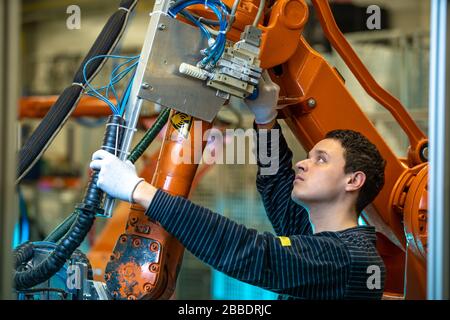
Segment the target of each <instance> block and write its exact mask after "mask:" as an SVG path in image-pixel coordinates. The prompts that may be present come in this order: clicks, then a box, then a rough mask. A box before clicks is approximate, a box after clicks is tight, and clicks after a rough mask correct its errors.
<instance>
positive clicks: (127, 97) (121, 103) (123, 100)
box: [120, 72, 136, 115]
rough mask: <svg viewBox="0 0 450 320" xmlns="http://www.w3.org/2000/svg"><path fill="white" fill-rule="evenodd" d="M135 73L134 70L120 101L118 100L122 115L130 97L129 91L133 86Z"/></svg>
mask: <svg viewBox="0 0 450 320" xmlns="http://www.w3.org/2000/svg"><path fill="white" fill-rule="evenodd" d="M135 74H136V72H134V73H133V75H132V76H131V78H130V80H129V82H128V86H127V89H126V91H125V94H124V95H123V97H122V101H121V102H120V115H123V113H124V111H125V106H126V105H127V103H128V100H129V98H130V93H131V88H132V87H133V82H134V75H135Z"/></svg>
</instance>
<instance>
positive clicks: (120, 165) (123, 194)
mask: <svg viewBox="0 0 450 320" xmlns="http://www.w3.org/2000/svg"><path fill="white" fill-rule="evenodd" d="M90 167H91V169H94V170H99V171H100V172H99V176H98V180H97V186H98V187H99V188H100V189H102V190H103V191H104V192H106V193H107V194H108V195H109V196H111V197H113V198H116V199H120V200H123V201H128V202H133V192H134V189H136V187H137V185H138V184H139V183H140V182H141V181H143V180H144V179H143V178H139V177H138V176H137V174H136V167H135V166H134V165H133V164H132V163H131V161H129V160H127V161H122V160H120V159H119V158H117V157H116V156H115V155H113V154H111V153H109V152H107V151H105V150H98V151H96V152H94V154H93V155H92V162H91V164H90Z"/></svg>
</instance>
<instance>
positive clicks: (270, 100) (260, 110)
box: [230, 70, 280, 124]
mask: <svg viewBox="0 0 450 320" xmlns="http://www.w3.org/2000/svg"><path fill="white" fill-rule="evenodd" d="M258 89H259V94H258V97H257V98H256V99H255V100H249V99H246V100H244V103H245V104H246V105H247V107H248V108H249V109H250V111H251V112H253V114H254V115H255V123H256V124H266V123H269V122H271V121H272V120H273V119H275V118H276V117H277V114H278V111H277V102H278V95H279V94H280V87H279V86H278V85H277V84H276V83H275V82H273V81H272V79H270V76H269V73H268V72H267V70H264V72H263V73H262V74H261V79H260V80H259V85H258ZM239 100H240V99H239V98H237V97H233V96H232V97H231V98H230V105H237V104H239V102H240V101H239Z"/></svg>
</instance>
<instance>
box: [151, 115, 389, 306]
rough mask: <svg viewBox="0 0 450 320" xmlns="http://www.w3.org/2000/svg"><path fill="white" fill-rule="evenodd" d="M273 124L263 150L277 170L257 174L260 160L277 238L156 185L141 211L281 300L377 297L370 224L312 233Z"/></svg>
mask: <svg viewBox="0 0 450 320" xmlns="http://www.w3.org/2000/svg"><path fill="white" fill-rule="evenodd" d="M274 129H278V130H280V131H279V132H280V135H279V136H280V138H279V144H277V145H276V146H271V145H270V143H268V144H269V145H268V146H267V148H268V151H269V154H270V152H276V151H279V170H278V172H277V173H276V174H274V175H264V176H263V175H261V174H260V168H261V167H263V166H264V165H263V164H261V162H260V161H259V159H258V166H259V168H258V175H257V179H256V184H257V188H258V191H259V192H260V194H261V197H262V200H263V203H264V207H265V209H266V212H267V215H268V217H269V219H270V221H271V223H272V225H273V227H274V230H275V232H276V235H274V234H272V233H269V232H264V233H259V232H258V231H257V230H254V229H251V228H247V227H245V226H244V225H242V224H238V223H236V222H234V221H232V220H230V219H228V218H226V217H223V216H221V215H220V214H218V213H215V212H212V211H211V210H209V209H207V208H204V207H201V206H198V205H195V204H194V203H192V202H191V201H189V200H187V199H184V198H182V197H174V196H171V195H169V194H167V193H165V192H163V191H161V190H158V191H157V192H156V194H155V197H154V199H153V200H152V202H151V204H150V206H149V208H148V209H147V211H146V214H147V215H148V216H149V217H150V218H152V219H154V220H156V221H158V222H160V223H161V225H162V226H163V227H164V228H165V229H166V230H167V231H168V232H169V233H171V234H172V235H174V236H175V237H176V238H177V239H178V240H179V241H180V242H181V243H182V244H183V245H184V246H185V247H186V249H187V250H189V251H190V252H191V253H192V254H194V255H195V256H196V257H197V258H199V259H200V260H202V261H204V262H205V263H207V264H209V265H210V266H212V267H213V268H215V269H217V270H219V271H221V272H224V273H225V274H227V275H229V276H231V277H233V278H236V279H238V280H241V281H244V282H246V283H249V284H252V285H256V286H259V287H261V288H264V289H268V290H271V291H273V292H276V293H278V294H280V295H282V296H283V297H285V298H300V299H380V298H381V296H382V293H383V287H384V276H385V275H384V264H383V261H382V259H381V257H380V256H379V255H378V253H377V251H376V248H375V242H376V234H375V229H374V228H373V227H371V226H359V227H355V228H351V229H347V230H344V231H339V232H328V231H327V232H320V233H316V234H313V232H312V226H311V223H310V221H309V216H308V212H307V211H306V209H305V208H304V207H302V206H300V205H298V204H296V203H295V202H294V201H292V200H291V191H292V188H293V185H292V182H293V179H294V176H295V172H294V170H293V169H292V152H291V150H290V149H289V148H288V146H287V144H286V141H285V139H284V137H283V136H282V134H281V128H280V126H279V125H278V124H276V126H275V127H274ZM258 135H259V133H258ZM258 140H259V139H258ZM268 141H270V139H268ZM275 148H276V149H278V150H276V149H275ZM257 149H259V146H258V148H257ZM377 276H379V281H378V282H377V279H376V277H377Z"/></svg>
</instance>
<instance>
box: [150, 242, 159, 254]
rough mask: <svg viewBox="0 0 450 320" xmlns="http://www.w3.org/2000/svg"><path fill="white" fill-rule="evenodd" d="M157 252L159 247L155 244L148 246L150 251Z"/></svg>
mask: <svg viewBox="0 0 450 320" xmlns="http://www.w3.org/2000/svg"><path fill="white" fill-rule="evenodd" d="M158 250H159V246H158V244H157V243H156V242H152V244H151V245H150V251H153V252H155V251H158Z"/></svg>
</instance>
